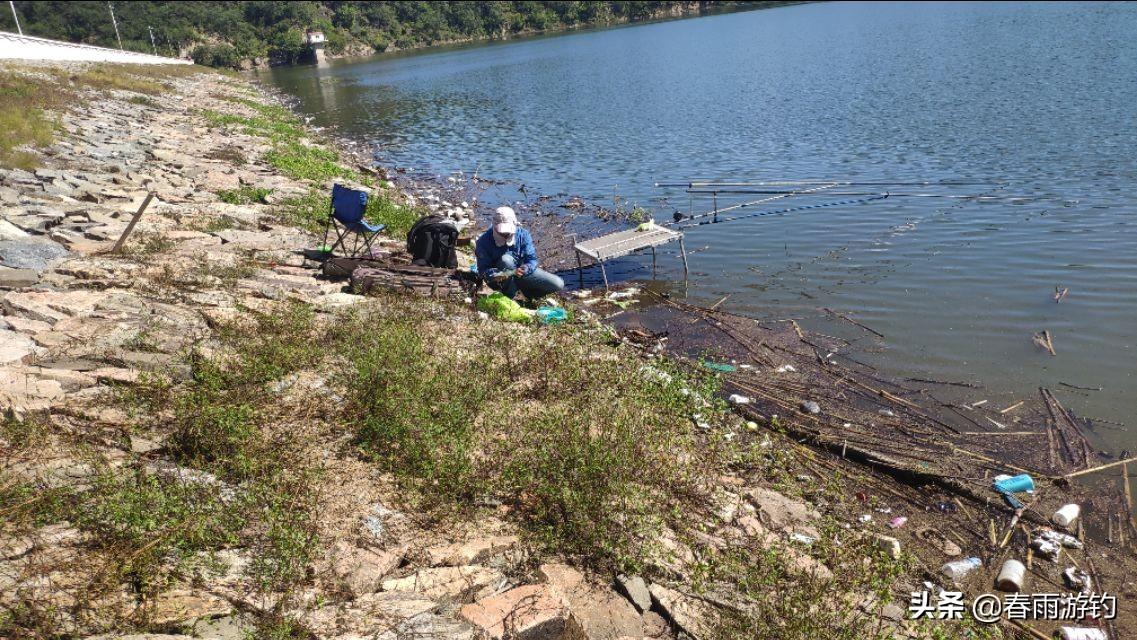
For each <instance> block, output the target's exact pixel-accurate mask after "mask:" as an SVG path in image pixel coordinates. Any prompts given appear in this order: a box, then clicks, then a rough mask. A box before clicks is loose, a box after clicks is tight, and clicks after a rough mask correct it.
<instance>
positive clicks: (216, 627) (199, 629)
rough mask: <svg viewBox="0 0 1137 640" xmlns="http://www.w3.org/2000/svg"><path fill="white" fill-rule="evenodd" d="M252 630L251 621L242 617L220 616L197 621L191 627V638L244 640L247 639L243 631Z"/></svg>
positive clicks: (200, 639) (199, 639)
mask: <svg viewBox="0 0 1137 640" xmlns="http://www.w3.org/2000/svg"><path fill="white" fill-rule="evenodd" d="M252 628H253V622H252V620H249V619H246V618H245V617H243V616H239V615H234V616H222V617H220V618H213V619H211V620H201V621H198V623H197V624H195V625H194V627H193V637H194V638H197V639H198V640H245V638H247V637H249V636H248V635H247V634H246V633H245V630H246V629H252Z"/></svg>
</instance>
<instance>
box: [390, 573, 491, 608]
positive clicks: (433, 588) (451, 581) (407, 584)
mask: <svg viewBox="0 0 1137 640" xmlns="http://www.w3.org/2000/svg"><path fill="white" fill-rule="evenodd" d="M503 580H504V576H503V575H502V574H501V573H500V572H499V571H496V570H494V569H490V568H489V567H483V566H480V565H471V566H468V567H438V568H432V569H421V570H419V571H418V572H416V573H413V574H411V575H409V576H406V577H403V578H393V579H390V580H384V581H383V583H382V588H383V590H384V591H415V592H418V593H421V594H423V595H425V596H426V597H428V598H432V599H434V600H441V599H443V598H449V599H452V600H463V599H465V598H467V597H469V596H470V595H471V594H472V595H473V597H474V598H475V599H477V598H482V597H485V596H488V595H490V594H492V593H493V592H494V591H495V589H496V587H497V585H498V584H499V583H500V582H502V581H503Z"/></svg>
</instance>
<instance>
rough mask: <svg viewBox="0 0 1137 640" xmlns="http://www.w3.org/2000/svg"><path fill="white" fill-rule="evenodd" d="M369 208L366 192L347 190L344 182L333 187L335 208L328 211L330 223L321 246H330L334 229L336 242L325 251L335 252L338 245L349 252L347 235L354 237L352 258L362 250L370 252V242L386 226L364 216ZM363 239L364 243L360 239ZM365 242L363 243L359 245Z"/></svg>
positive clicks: (350, 256)
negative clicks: (330, 236)
mask: <svg viewBox="0 0 1137 640" xmlns="http://www.w3.org/2000/svg"><path fill="white" fill-rule="evenodd" d="M366 210H367V192H366V191H358V190H356V189H348V188H347V187H345V186H343V185H339V184H336V185H333V186H332V210H331V211H330V212H329V213H328V224H327V226H325V227H324V242H323V244H321V245H320V246H321V248H323V247H327V246H328V234H329V233H330V232H331V231H332V229H335V232H336V242H335V244H333V245H332V246H331V248H330V249H327V250H326V253H328V254H329V255H332V254H334V253H335V251H336V248H337V247H339V248H341V249H343V250H344V252H347V238H348V236H354V241H353V242H352V249H351V252H350V253H348V256H347V257H349V258H358V257H360V255H362V254H361V251H364V250H365V251H367V253H368V254H370V252H371V243H372V242H373V241H374V240H375V237H376V236H378V235H379V232H380V231H382V230H383V229H385V228H386V225H382V224H371V223H370V222H368V221H367V220H364V218H363V212H364V211H366ZM361 241H362V242H361ZM361 244H362V246H360V245H361Z"/></svg>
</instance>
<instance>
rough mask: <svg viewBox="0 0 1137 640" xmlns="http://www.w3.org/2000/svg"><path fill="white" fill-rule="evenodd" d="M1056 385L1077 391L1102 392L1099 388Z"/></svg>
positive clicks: (1066, 383)
mask: <svg viewBox="0 0 1137 640" xmlns="http://www.w3.org/2000/svg"><path fill="white" fill-rule="evenodd" d="M1058 384H1060V385H1062V386H1063V387H1068V388H1070V389H1077V390H1079V391H1101V390H1102V388H1101V387H1079V386H1078V385H1076V384H1070V383H1069V382H1059V383H1058Z"/></svg>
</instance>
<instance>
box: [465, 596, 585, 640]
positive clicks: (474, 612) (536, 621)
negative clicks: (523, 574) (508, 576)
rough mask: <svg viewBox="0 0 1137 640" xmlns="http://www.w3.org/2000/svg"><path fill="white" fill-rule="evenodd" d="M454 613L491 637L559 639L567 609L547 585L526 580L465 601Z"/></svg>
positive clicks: (537, 639) (500, 638)
mask: <svg viewBox="0 0 1137 640" xmlns="http://www.w3.org/2000/svg"><path fill="white" fill-rule="evenodd" d="M458 617H459V618H461V619H462V620H465V621H467V622H469V623H470V624H472V625H474V626H475V627H477V628H478V629H479V630H480V631H481V633H482V634H484V636H485V637H487V638H492V639H493V640H502V639H503V638H511V639H514V640H559V639H560V638H561V637H562V636H563V635H564V633H565V629H566V627H567V623H568V612H567V610H566V608H565V605H564V602H563V601H562V600H561V598H560V596H559V595H557V594H556V593H555V592H554V591H553V588H552V587H551V586H549V585H542V584H530V585H525V586H523V587H517V588H516V589H510V590H509V591H506V592H505V593H501V594H498V595H496V596H492V597H490V598H484V599H482V600H479V601H478V602H475V603H473V604H468V605H466V606H464V607H462V608H461V609H460V610H459V611H458Z"/></svg>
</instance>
